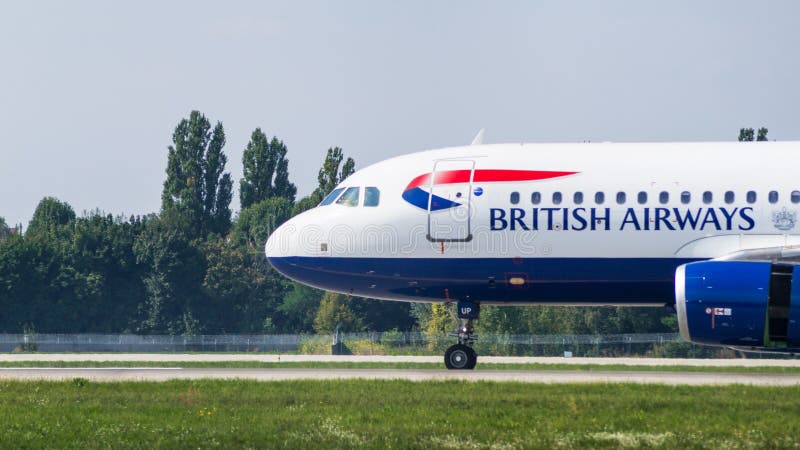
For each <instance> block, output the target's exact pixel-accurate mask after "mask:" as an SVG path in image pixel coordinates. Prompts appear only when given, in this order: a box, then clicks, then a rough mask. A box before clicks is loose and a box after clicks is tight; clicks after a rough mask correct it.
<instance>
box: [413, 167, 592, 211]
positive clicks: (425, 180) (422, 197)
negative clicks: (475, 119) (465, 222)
mask: <svg viewBox="0 0 800 450" xmlns="http://www.w3.org/2000/svg"><path fill="white" fill-rule="evenodd" d="M576 173H578V172H553V171H545V170H500V169H476V170H475V171H474V173H473V171H472V170H469V169H463V170H444V171H441V172H436V173H435V174H432V173H426V174H422V175H420V176H418V177H416V178H414V179H413V180H411V182H410V183H408V186H406V188H405V190H404V191H403V200H405V201H407V202H408V203H411V204H412V205H414V206H416V207H417V208H421V209H424V210H426V211H427V210H428V202H430V207H431V211H439V210H442V209H447V208H453V207H455V206H460V205H461V203H458V202H456V201H454V200H449V199H446V198H444V197H440V196H438V195H433V196H431V194H430V193H429V192H427V191H426V190H425V189H423V188H425V187H430V186H437V185H443V184H458V183H469V181H470V176H472V184H477V183H495V182H502V181H536V180H547V179H551V178H559V177H565V176H568V175H574V174H576ZM432 176H433V180H431V177H432Z"/></svg>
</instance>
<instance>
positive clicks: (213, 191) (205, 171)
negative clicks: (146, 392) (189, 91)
mask: <svg viewBox="0 0 800 450" xmlns="http://www.w3.org/2000/svg"><path fill="white" fill-rule="evenodd" d="M172 142H173V145H170V146H169V156H168V160H167V179H166V181H164V190H163V192H162V194H161V210H162V212H165V211H171V210H174V211H177V212H179V213H180V214H183V215H185V216H186V217H187V219H188V228H187V229H186V231H189V230H191V234H190V237H191V238H196V237H201V236H205V234H206V233H216V234H219V235H224V234H226V233H227V232H228V229H229V228H230V225H231V210H230V203H231V199H232V196H233V188H232V187H233V182H232V181H231V177H230V174H228V173H224V170H225V164H226V163H227V157H226V156H225V154H224V153H223V151H222V148H223V147H224V146H225V130H224V129H223V127H222V124H221V123H219V122H217V124H216V126H214V129H213V131H212V130H211V123H210V122H209V121H208V119H206V117H205V116H204V115H202V114H201V113H200V112H199V111H192V112H191V114H190V115H189V119H188V120H187V119H183V120H181V121H180V123H179V124H178V126H177V127H175V132H174V133H173V135H172Z"/></svg>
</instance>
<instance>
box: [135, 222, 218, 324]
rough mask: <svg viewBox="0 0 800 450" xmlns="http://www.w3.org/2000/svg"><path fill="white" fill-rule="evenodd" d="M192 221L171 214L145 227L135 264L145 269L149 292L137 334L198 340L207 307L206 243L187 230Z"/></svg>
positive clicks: (145, 279) (141, 309)
mask: <svg viewBox="0 0 800 450" xmlns="http://www.w3.org/2000/svg"><path fill="white" fill-rule="evenodd" d="M188 220H189V218H188V217H187V216H185V215H182V214H178V213H177V212H176V211H173V210H167V211H164V212H162V213H161V215H160V216H159V217H152V218H151V219H150V220H148V221H147V224H146V226H145V227H144V230H143V231H142V233H141V234H140V235H139V236H137V238H136V241H135V243H134V246H133V248H134V252H135V254H136V262H137V263H138V264H141V265H143V266H144V267H145V269H146V272H145V274H144V276H143V277H142V281H143V283H144V286H145V290H146V292H147V295H146V299H145V301H144V302H143V303H142V304H141V305H139V318H138V319H137V320H136V327H135V331H136V332H138V333H166V334H197V333H199V332H200V331H202V327H201V325H202V324H201V323H200V317H202V309H203V308H204V307H205V303H206V302H205V298H204V296H203V291H202V287H201V285H202V282H203V276H204V274H205V271H206V270H205V261H206V259H205V257H204V255H203V253H202V251H201V249H200V248H199V247H200V246H201V245H202V242H200V241H198V240H196V239H190V237H189V236H187V235H186V233H185V232H184V230H186V229H187V228H188V227H187V226H186V223H185V222H186V221H188Z"/></svg>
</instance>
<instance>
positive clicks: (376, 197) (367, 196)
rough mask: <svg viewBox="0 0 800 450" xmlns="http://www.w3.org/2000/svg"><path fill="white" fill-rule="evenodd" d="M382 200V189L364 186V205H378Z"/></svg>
mask: <svg viewBox="0 0 800 450" xmlns="http://www.w3.org/2000/svg"><path fill="white" fill-rule="evenodd" d="M380 202H381V191H380V190H378V188H376V187H366V188H364V206H378V203H380Z"/></svg>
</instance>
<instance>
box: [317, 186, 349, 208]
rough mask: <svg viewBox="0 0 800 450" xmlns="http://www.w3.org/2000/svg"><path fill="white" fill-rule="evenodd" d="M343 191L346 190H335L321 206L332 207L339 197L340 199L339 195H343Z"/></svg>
mask: <svg viewBox="0 0 800 450" xmlns="http://www.w3.org/2000/svg"><path fill="white" fill-rule="evenodd" d="M343 190H344V188H339V189H334V190H333V191H332V192H331V193H330V194H328V196H327V197H325V199H324V200H322V203H320V204H319V206H325V205H330V204H331V203H333V201H334V200H336V198H337V197H339V194H341V193H342V191H343Z"/></svg>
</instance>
